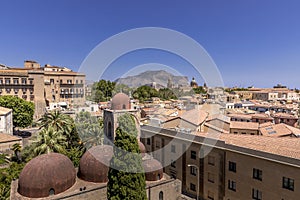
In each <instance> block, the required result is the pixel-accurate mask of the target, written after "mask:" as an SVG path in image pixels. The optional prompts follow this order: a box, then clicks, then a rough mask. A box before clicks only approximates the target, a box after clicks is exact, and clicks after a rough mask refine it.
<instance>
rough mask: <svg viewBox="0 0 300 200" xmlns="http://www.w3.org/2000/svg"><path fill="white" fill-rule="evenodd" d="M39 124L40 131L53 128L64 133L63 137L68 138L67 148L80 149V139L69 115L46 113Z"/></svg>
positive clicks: (58, 112)
mask: <svg viewBox="0 0 300 200" xmlns="http://www.w3.org/2000/svg"><path fill="white" fill-rule="evenodd" d="M39 123H40V129H43V128H45V129H47V128H48V127H52V128H53V129H54V130H55V131H59V132H62V135H63V136H65V137H66V141H67V146H66V147H67V148H72V147H78V145H80V143H79V142H80V139H79V136H78V133H77V130H76V127H75V123H74V120H73V119H72V118H71V117H70V116H69V115H66V114H63V113H61V112H60V111H58V110H55V111H52V112H48V113H45V114H44V116H43V117H42V118H40V119H39Z"/></svg>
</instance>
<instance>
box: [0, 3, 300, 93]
mask: <svg viewBox="0 0 300 200" xmlns="http://www.w3.org/2000/svg"><path fill="white" fill-rule="evenodd" d="M0 8H1V17H0V25H1V31H0V47H1V48H0V63H3V64H6V65H8V66H20V67H21V66H23V61H24V60H27V59H29V60H36V61H38V62H40V63H41V64H42V65H44V64H46V63H49V64H52V65H60V66H66V67H70V68H72V69H74V70H77V69H78V68H79V66H80V65H81V63H82V62H83V60H84V59H85V57H86V56H87V55H88V54H89V53H90V51H91V50H92V49H93V48H95V47H96V46H97V45H98V44H99V43H100V42H102V41H104V40H105V39H107V38H109V37H111V36H113V35H115V34H117V33H120V32H122V31H126V30H129V29H133V28H140V27H164V28H169V29H173V30H176V31H179V32H181V33H184V34H186V35H187V36H189V37H191V38H193V39H194V40H196V41H197V42H198V43H200V44H201V45H202V46H203V47H204V48H205V49H206V51H207V52H208V53H209V54H210V56H211V57H212V59H213V60H214V62H215V63H216V65H217V66H218V68H219V70H220V72H221V75H222V77H223V80H224V83H225V85H226V86H240V87H247V86H250V85H254V86H257V87H272V86H273V85H275V84H277V83H281V84H284V85H287V86H289V87H290V88H294V87H298V88H299V87H300V79H299V78H298V76H299V74H300V73H299V72H300V67H299V66H300V55H299V54H300V20H299V19H300V12H299V8H300V2H299V1H296V0H295V1H293V0H289V1H278V0H251V1H250V0H249V1H246V0H244V1H242V0H226V1H224V0H219V1H216V0H207V1H201V0H191V1H176V0H175V1H174V0H173V1H154V0H153V1H140V0H139V1H129V0H127V1H96V0H94V1H92V0H87V1H83V0H81V1H78V0H72V1H71V0H62V1H58V0H54V1H53V0H52V1H50V0H43V1H40V0H36V1H35V0H34V1H33V0H26V1H21V0H19V1H15V0H10V1H8V0H7V1H6V0H2V1H0ZM145 63H160V64H164V65H167V66H172V67H173V68H174V69H175V70H177V71H179V72H180V73H181V74H184V75H186V76H188V77H189V78H191V77H192V76H195V77H196V79H197V80H198V82H200V84H202V80H201V77H200V76H199V75H197V74H196V73H195V71H194V70H193V69H192V68H191V67H190V66H188V63H186V62H185V61H184V60H182V59H180V58H178V56H176V55H173V54H170V53H167V52H162V51H158V50H144V51H136V52H132V53H129V54H128V55H124V56H122V57H120V59H119V60H117V61H116V62H114V63H113V64H112V66H111V68H110V70H108V71H107V72H106V73H105V74H104V75H103V77H104V78H110V79H112V80H114V79H115V78H117V77H118V76H121V75H122V74H124V73H126V72H127V71H129V70H130V69H131V68H133V67H135V66H138V65H142V64H145Z"/></svg>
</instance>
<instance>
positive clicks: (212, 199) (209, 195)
mask: <svg viewBox="0 0 300 200" xmlns="http://www.w3.org/2000/svg"><path fill="white" fill-rule="evenodd" d="M207 198H208V199H210V200H214V193H213V192H211V191H208V194H207Z"/></svg>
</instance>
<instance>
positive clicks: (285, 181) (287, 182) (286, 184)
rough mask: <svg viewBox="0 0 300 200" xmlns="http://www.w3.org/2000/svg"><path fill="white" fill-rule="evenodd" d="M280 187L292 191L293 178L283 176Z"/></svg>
mask: <svg viewBox="0 0 300 200" xmlns="http://www.w3.org/2000/svg"><path fill="white" fill-rule="evenodd" d="M282 188H285V189H288V190H292V191H294V179H291V178H287V177H283V178H282Z"/></svg>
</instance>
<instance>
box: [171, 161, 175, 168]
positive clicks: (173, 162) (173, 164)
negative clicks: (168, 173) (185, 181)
mask: <svg viewBox="0 0 300 200" xmlns="http://www.w3.org/2000/svg"><path fill="white" fill-rule="evenodd" d="M171 167H173V168H176V160H175V161H174V160H171Z"/></svg>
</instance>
